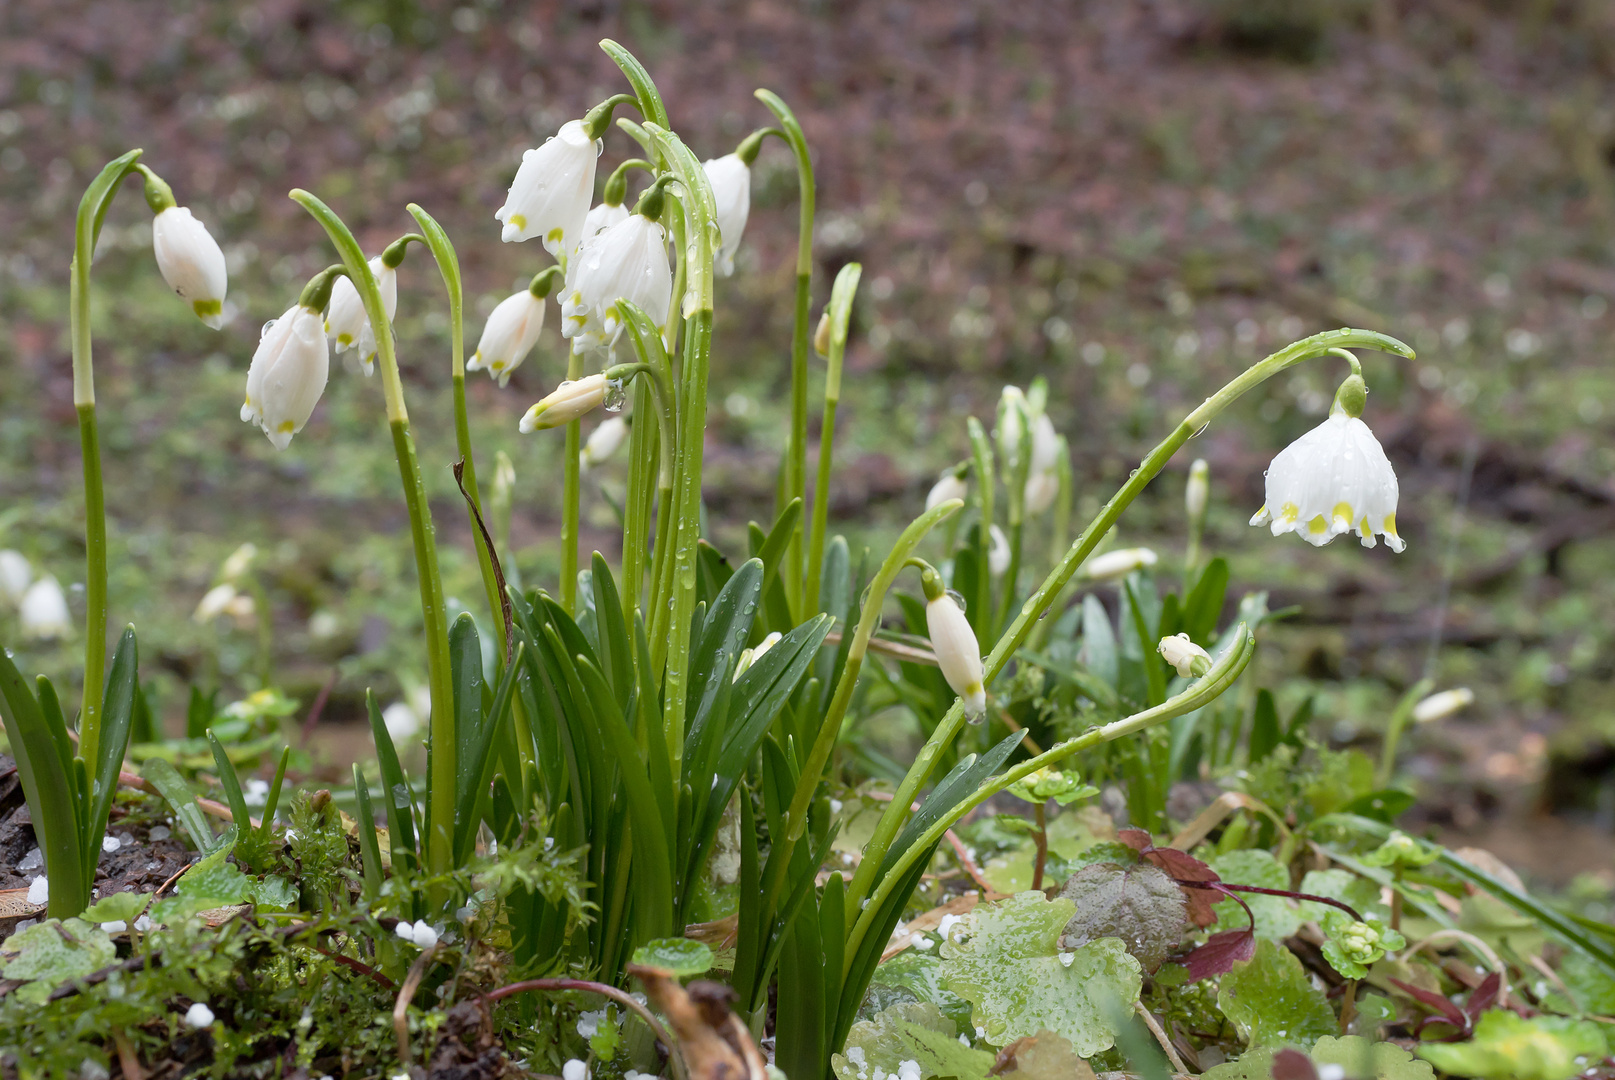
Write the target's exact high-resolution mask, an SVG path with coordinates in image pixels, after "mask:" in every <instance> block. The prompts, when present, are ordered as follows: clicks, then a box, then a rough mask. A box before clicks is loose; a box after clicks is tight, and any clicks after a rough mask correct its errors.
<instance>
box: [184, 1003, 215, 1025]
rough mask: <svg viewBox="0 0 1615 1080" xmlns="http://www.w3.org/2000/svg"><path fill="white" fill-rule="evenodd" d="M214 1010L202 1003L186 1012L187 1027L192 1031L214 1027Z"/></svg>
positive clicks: (196, 1004) (194, 1005)
mask: <svg viewBox="0 0 1615 1080" xmlns="http://www.w3.org/2000/svg"><path fill="white" fill-rule="evenodd" d="M213 1019H214V1017H213V1010H212V1009H210V1008H208V1007H207V1006H206V1005H204V1004H202V1003H201V1002H200V1001H198V1002H196V1003H195V1004H193V1005H192V1006H191V1007H190V1008H189V1009H186V1010H185V1026H186V1027H188V1028H192V1029H201V1028H205V1027H212V1026H213Z"/></svg>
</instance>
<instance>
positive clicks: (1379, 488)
mask: <svg viewBox="0 0 1615 1080" xmlns="http://www.w3.org/2000/svg"><path fill="white" fill-rule="evenodd" d="M1332 351H1335V352H1339V353H1341V354H1342V355H1343V356H1345V357H1346V359H1348V360H1349V361H1350V362H1351V367H1352V373H1351V375H1349V376H1348V377H1347V378H1346V381H1345V382H1343V383H1341V384H1340V389H1339V390H1338V391H1336V393H1335V400H1334V405H1333V407H1331V408H1330V410H1329V418H1328V419H1327V420H1325V421H1324V422H1323V423H1321V424H1319V425H1318V426H1317V427H1315V428H1313V429H1312V430H1311V431H1309V432H1307V433H1306V434H1305V435H1303V436H1301V437H1300V438H1299V439H1297V440H1295V442H1293V443H1291V444H1290V445H1289V446H1287V447H1285V448H1284V449H1283V450H1281V451H1280V452H1279V454H1278V456H1277V457H1275V458H1274V459H1273V464H1272V465H1270V466H1269V467H1268V470H1267V492H1266V496H1267V497H1266V501H1265V502H1264V503H1263V504H1262V508H1261V509H1260V510H1258V511H1257V512H1256V513H1255V515H1254V516H1252V517H1251V520H1250V523H1251V524H1252V525H1267V526H1269V527H1270V528H1271V530H1272V533H1273V535H1274V536H1281V535H1283V534H1284V533H1287V532H1293V533H1298V534H1299V535H1300V537H1301V539H1303V540H1305V541H1306V542H1307V543H1309V544H1312V545H1314V546H1316V547H1322V546H1323V545H1324V544H1327V543H1329V541H1331V540H1333V539H1334V538H1335V537H1337V536H1341V535H1343V534H1345V533H1348V532H1352V531H1353V530H1355V531H1356V533H1357V536H1358V538H1359V539H1360V540H1361V541H1362V545H1363V546H1364V547H1370V548H1371V547H1373V546H1374V545H1375V542H1376V541H1375V539H1374V538H1375V536H1376V534H1377V535H1381V536H1384V537H1385V543H1386V545H1387V546H1389V547H1390V549H1391V550H1392V551H1398V552H1399V551H1401V550H1403V548H1405V547H1406V546H1407V545H1406V544H1405V543H1404V542H1403V540H1402V538H1401V537H1400V536H1398V535H1397V534H1396V500H1397V484H1396V472H1395V470H1393V469H1392V468H1391V463H1390V461H1389V460H1388V459H1387V458H1386V456H1385V451H1384V449H1383V448H1381V446H1380V444H1379V440H1378V439H1376V438H1375V437H1374V433H1373V432H1372V431H1370V430H1369V428H1368V425H1367V424H1365V423H1363V421H1362V419H1361V417H1362V415H1363V408H1364V406H1365V405H1366V404H1367V400H1368V386H1367V384H1365V383H1364V382H1363V376H1362V368H1361V366H1360V365H1359V364H1358V362H1357V359H1356V358H1355V357H1353V356H1351V354H1350V353H1346V352H1345V351H1344V350H1332Z"/></svg>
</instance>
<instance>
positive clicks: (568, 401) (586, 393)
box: [521, 372, 607, 435]
mask: <svg viewBox="0 0 1615 1080" xmlns="http://www.w3.org/2000/svg"><path fill="white" fill-rule="evenodd" d="M606 390H607V379H606V376H605V373H604V372H600V373H597V374H594V375H586V376H584V377H583V378H581V379H568V380H567V381H566V382H563V383H562V384H561V385H560V386H557V387H556V388H555V389H554V390H552V391H551V392H550V393H549V395H548V396H546V397H545V398H544V399H543V400H541V401H539V402H538V403H537V404H535V405H534V406H533V407H532V408H530V409H528V410H527V412H526V414H525V415H523V416H522V419H521V430H522V434H524V435H525V434H528V433H529V432H533V431H542V430H544V429H545V428H552V427H560V426H561V425H562V424H570V423H571V422H572V421H574V420H577V419H579V418H581V417H584V416H587V415H588V414H589V413H591V412H593V411H594V410H595V409H598V408H599V407H600V406H601V404H602V403H604V402H605V400H606Z"/></svg>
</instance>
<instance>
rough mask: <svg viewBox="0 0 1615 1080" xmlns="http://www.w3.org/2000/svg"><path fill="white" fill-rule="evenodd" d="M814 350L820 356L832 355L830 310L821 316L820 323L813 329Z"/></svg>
mask: <svg viewBox="0 0 1615 1080" xmlns="http://www.w3.org/2000/svg"><path fill="white" fill-rule="evenodd" d="M813 351H814V352H816V353H818V354H819V355H820V356H829V355H830V312H829V311H828V310H826V311H825V312H824V314H822V315H820V316H819V325H818V327H817V329H815V330H814V331H813Z"/></svg>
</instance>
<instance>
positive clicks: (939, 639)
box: [920, 566, 987, 724]
mask: <svg viewBox="0 0 1615 1080" xmlns="http://www.w3.org/2000/svg"><path fill="white" fill-rule="evenodd" d="M920 586H921V588H923V589H924V590H925V622H926V629H927V632H928V633H929V635H930V638H931V651H932V652H934V653H935V654H936V660H937V666H938V667H939V668H941V670H942V677H943V678H944V679H946V680H947V682H948V686H949V687H950V688H951V689H952V690H953V692H954V693H955V694H958V695H959V700H960V701H962V702H963V703H964V710H965V716H966V718H968V719H969V720H970V722H971V723H973V724H977V723H980V722H981V721H982V720H983V719H985V718H986V716H987V688H986V686H985V684H984V681H983V680H984V674H985V669H984V668H983V667H982V663H981V645H980V644H979V643H978V642H977V641H976V632H975V630H973V629H972V628H971V626H970V620H969V619H967V618H966V617H965V613H964V608H963V607H962V606H960V601H959V600H958V599H956V598H955V596H954V595H953V594H952V593H950V592H948V590H947V589H945V588H944V587H943V585H942V575H941V574H939V573H937V572H936V570H935V569H934V568H933V567H930V566H926V567H924V568H923V569H922V570H921V572H920Z"/></svg>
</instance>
